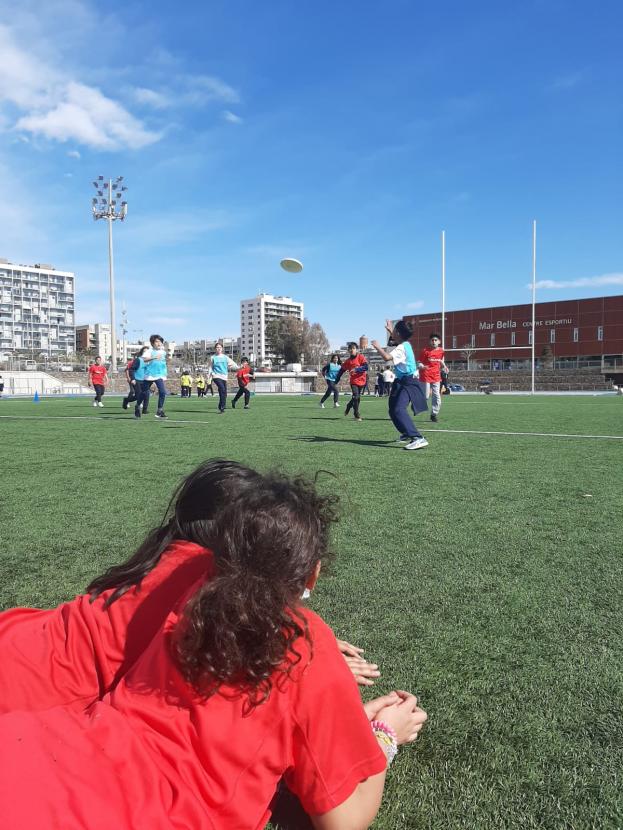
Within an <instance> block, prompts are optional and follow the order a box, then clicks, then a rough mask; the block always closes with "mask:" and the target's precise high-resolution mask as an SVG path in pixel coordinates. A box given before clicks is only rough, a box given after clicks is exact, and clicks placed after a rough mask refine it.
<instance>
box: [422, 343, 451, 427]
mask: <svg viewBox="0 0 623 830" xmlns="http://www.w3.org/2000/svg"><path fill="white" fill-rule="evenodd" d="M444 355H445V352H444V350H443V349H442V347H441V338H440V337H439V335H438V334H436V333H435V332H433V333H432V334H431V336H430V337H429V338H428V346H427V347H426V348H425V349H422V351H421V352H420V354H419V355H418V368H419V370H420V382H421V383H425V384H426V397H427V398H428V397H429V396H431V394H432V406H431V416H430V419H431V421H436V420H437V416H438V415H439V410H440V409H441V393H440V387H441V370H442V369H443V370H444V371H446V372H447V371H448V370H447V368H446V364H445V363H444Z"/></svg>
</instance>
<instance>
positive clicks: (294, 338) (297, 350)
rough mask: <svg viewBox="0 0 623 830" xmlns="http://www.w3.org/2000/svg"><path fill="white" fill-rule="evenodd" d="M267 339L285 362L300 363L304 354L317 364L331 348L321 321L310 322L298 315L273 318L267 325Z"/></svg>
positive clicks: (269, 345)
mask: <svg viewBox="0 0 623 830" xmlns="http://www.w3.org/2000/svg"><path fill="white" fill-rule="evenodd" d="M266 340H267V345H268V347H269V351H272V352H273V353H274V354H275V355H276V356H277V357H278V358H281V359H282V360H283V361H284V362H285V363H300V361H301V358H302V356H303V355H304V356H305V360H306V362H307V363H310V364H317V363H319V362H320V361H321V360H322V357H323V356H324V355H325V354H326V353H327V351H328V350H329V341H328V340H327V336H326V334H325V333H324V330H323V328H322V326H321V325H320V323H311V324H310V323H309V321H308V320H298V319H297V318H296V317H282V318H280V319H279V320H271V321H270V323H268V324H267V326H266Z"/></svg>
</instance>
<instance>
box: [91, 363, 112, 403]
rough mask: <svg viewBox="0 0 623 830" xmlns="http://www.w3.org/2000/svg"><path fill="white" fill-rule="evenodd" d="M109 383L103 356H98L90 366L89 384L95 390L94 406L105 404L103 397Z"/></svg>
mask: <svg viewBox="0 0 623 830" xmlns="http://www.w3.org/2000/svg"><path fill="white" fill-rule="evenodd" d="M107 383H108V372H107V371H106V367H105V366H103V365H102V358H101V357H99V356H98V357H96V358H95V363H92V364H91V365H90V366H89V386H92V387H93V389H94V390H95V400H94V401H93V406H104V404H103V402H102V398H103V397H104V390H105V388H106V384H107Z"/></svg>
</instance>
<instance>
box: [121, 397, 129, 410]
mask: <svg viewBox="0 0 623 830" xmlns="http://www.w3.org/2000/svg"><path fill="white" fill-rule="evenodd" d="M121 406H122V407H123V408H124V409H127V408H128V399H127V398H124V399H123V400H122V401H121Z"/></svg>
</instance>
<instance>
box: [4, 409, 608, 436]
mask: <svg viewBox="0 0 623 830" xmlns="http://www.w3.org/2000/svg"><path fill="white" fill-rule="evenodd" d="M0 418H8V419H9V420H13V421H110V420H115V421H126V422H127V423H134V422H135V419H134V418H133V417H124V416H123V415H121V414H119V415H116V416H115V417H114V419H111V418H106V417H105V416H102V415H0ZM141 420H142V419H141ZM145 420H147V421H149V422H150V423H155V421H156V420H157V418H154V420H153V421H152V420H151V418H145ZM166 421H167V422H168V423H169V424H190V425H191V426H192V425H193V424H214V421H213V420H210V421H200V420H199V419H195V420H192V421H189V420H183V419H181V418H171V417H168V418H167V419H166ZM388 423H389V421H388ZM421 431H422V432H430V433H431V434H432V433H436V432H444V433H448V434H451V435H514V436H525V437H532V438H595V439H605V440H609V441H623V435H581V434H578V433H574V432H503V431H502V430H484V429H422V430H421Z"/></svg>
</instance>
